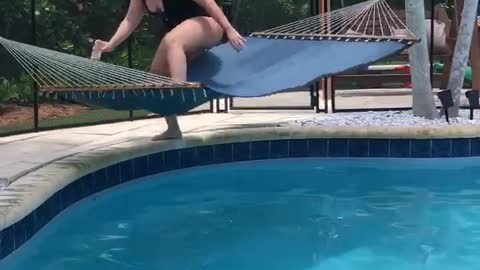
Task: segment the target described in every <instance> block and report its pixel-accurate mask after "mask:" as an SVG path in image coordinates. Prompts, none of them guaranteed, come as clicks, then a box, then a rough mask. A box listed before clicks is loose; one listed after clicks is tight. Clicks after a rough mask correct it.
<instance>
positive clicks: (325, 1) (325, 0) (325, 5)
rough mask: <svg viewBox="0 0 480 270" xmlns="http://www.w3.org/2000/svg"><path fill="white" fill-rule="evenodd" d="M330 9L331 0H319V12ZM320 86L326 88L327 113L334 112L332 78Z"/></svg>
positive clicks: (322, 82) (325, 80) (322, 12)
mask: <svg viewBox="0 0 480 270" xmlns="http://www.w3.org/2000/svg"><path fill="white" fill-rule="evenodd" d="M330 9H331V2H330V0H318V14H324V13H327V12H329V11H330ZM320 87H321V89H322V90H324V91H323V92H322V93H324V94H323V97H322V99H324V101H325V102H323V103H324V104H326V106H327V107H328V110H326V112H327V113H330V112H333V111H332V98H333V97H332V94H333V91H332V78H331V77H328V78H325V79H322V80H321V86H320ZM318 98H320V97H318ZM319 103H320V102H319Z"/></svg>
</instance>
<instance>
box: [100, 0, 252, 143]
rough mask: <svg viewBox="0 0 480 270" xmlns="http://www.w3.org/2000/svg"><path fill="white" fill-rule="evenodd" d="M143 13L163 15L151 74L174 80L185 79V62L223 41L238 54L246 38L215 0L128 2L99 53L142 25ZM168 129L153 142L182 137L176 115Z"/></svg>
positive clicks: (171, 119)
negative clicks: (162, 30)
mask: <svg viewBox="0 0 480 270" xmlns="http://www.w3.org/2000/svg"><path fill="white" fill-rule="evenodd" d="M145 13H148V14H151V15H153V16H162V19H163V21H164V23H165V26H166V27H167V34H166V35H165V36H164V37H163V38H162V41H161V42H160V45H159V47H158V49H157V51H156V53H155V56H154V58H153V61H152V63H151V66H150V72H151V73H155V74H159V75H162V76H168V77H171V78H172V79H175V80H180V81H186V80H187V78H186V77H187V59H189V58H192V57H194V56H195V55H197V54H199V53H201V52H202V51H204V50H208V49H210V48H212V47H213V46H215V45H217V44H219V43H220V42H221V41H222V40H223V39H224V38H226V39H227V40H228V41H229V42H230V44H231V45H232V47H233V48H234V49H236V50H237V51H240V50H241V49H243V47H244V42H245V39H244V38H243V37H242V36H241V35H240V34H239V33H238V32H237V31H236V30H235V29H234V28H233V27H232V25H231V24H230V23H229V21H228V20H227V18H226V17H225V15H224V14H223V12H222V10H221V9H220V7H219V6H218V5H217V3H216V2H215V0H130V6H129V8H128V12H127V15H126V16H125V18H124V20H123V21H122V22H121V23H120V26H119V27H118V29H117V31H116V33H115V34H114V35H113V37H112V38H111V39H110V41H108V42H107V41H101V40H100V41H97V45H96V46H100V47H101V52H111V51H113V49H114V48H115V47H116V46H118V45H119V44H120V43H122V42H123V41H124V40H125V39H126V38H127V37H128V36H129V35H130V34H131V33H132V32H133V31H134V30H135V28H137V26H138V25H139V23H140V22H141V20H142V18H143V16H144V14H145ZM165 120H166V122H167V130H166V131H165V132H163V133H162V134H159V135H157V136H155V137H154V138H153V140H163V139H175V138H181V137H182V132H181V130H180V127H179V125H178V120H177V117H176V116H175V115H171V116H167V117H165Z"/></svg>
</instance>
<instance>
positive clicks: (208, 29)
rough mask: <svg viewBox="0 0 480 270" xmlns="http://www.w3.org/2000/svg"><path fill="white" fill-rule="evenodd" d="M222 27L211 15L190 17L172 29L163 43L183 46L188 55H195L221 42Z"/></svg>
mask: <svg viewBox="0 0 480 270" xmlns="http://www.w3.org/2000/svg"><path fill="white" fill-rule="evenodd" d="M222 37H223V29H222V27H221V26H220V25H219V24H218V23H217V22H216V21H215V20H214V19H213V18H210V17H195V18H191V19H188V20H186V21H184V22H182V23H181V24H179V25H177V26H176V27H175V28H174V29H172V30H171V31H170V32H169V33H168V34H167V35H166V36H165V37H164V39H163V41H162V43H165V44H166V45H167V46H168V45H172V44H173V45H176V46H181V47H182V48H183V50H184V51H185V53H187V55H189V56H191V55H195V54H198V53H199V52H202V51H204V50H208V49H210V48H211V47H213V46H215V45H217V44H218V43H220V41H221V40H222Z"/></svg>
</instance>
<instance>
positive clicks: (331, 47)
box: [187, 37, 410, 97]
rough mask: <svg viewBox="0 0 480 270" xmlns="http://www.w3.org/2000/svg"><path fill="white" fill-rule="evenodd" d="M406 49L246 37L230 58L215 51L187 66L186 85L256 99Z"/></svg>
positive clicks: (221, 49) (225, 50) (228, 52)
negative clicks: (244, 44) (199, 83)
mask: <svg viewBox="0 0 480 270" xmlns="http://www.w3.org/2000/svg"><path fill="white" fill-rule="evenodd" d="M409 46H410V45H408V44H407V43H402V42H398V41H386V40H385V41H378V42H376V41H369V42H365V41H336V40H299V39H295V40H288V39H286V40H284V39H267V38H257V37H249V38H247V42H246V47H245V49H244V50H243V51H241V52H236V51H235V50H234V49H233V48H232V47H231V46H230V44H227V43H226V44H222V45H219V46H217V47H215V48H213V49H211V50H210V51H208V52H206V53H205V54H204V55H202V56H201V57H199V58H198V59H196V60H195V61H193V62H192V63H191V64H190V65H189V72H188V77H187V79H188V81H193V82H201V83H202V84H203V85H204V86H205V87H206V88H209V89H211V90H214V91H216V92H219V93H221V94H223V95H226V96H231V97H259V96H265V95H270V94H273V93H276V92H280V91H285V90H289V89H293V88H298V87H302V86H305V85H308V84H310V83H311V82H312V81H315V80H318V79H320V78H322V77H328V76H331V75H335V74H339V73H342V72H345V71H348V70H351V69H357V68H361V67H363V66H367V65H369V64H371V63H373V62H376V61H378V60H381V59H383V58H385V57H388V56H391V55H394V54H396V53H399V52H401V51H403V50H405V49H407V48H408V47H409Z"/></svg>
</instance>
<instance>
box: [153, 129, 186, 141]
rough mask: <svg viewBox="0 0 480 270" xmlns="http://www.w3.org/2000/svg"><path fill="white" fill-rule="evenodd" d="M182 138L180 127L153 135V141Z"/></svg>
mask: <svg viewBox="0 0 480 270" xmlns="http://www.w3.org/2000/svg"><path fill="white" fill-rule="evenodd" d="M181 138H182V131H180V129H167V130H166V131H164V132H163V133H161V134H158V135H155V136H153V138H152V141H161V140H172V139H181Z"/></svg>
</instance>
